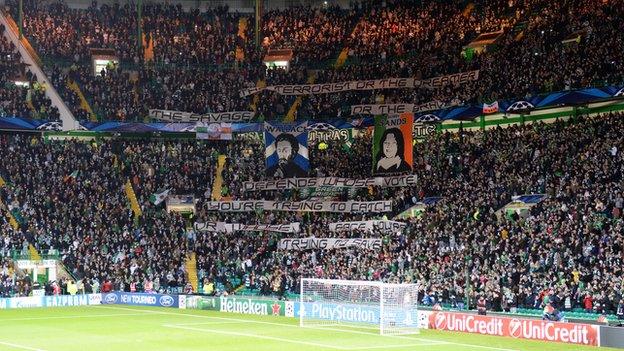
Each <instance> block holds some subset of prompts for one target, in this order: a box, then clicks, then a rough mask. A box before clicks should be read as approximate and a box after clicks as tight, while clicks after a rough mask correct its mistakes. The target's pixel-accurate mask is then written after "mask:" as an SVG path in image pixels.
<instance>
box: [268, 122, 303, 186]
mask: <svg viewBox="0 0 624 351" xmlns="http://www.w3.org/2000/svg"><path fill="white" fill-rule="evenodd" d="M307 128H308V123H307V122H303V123H298V124H282V123H265V124H264V143H265V159H266V176H267V177H270V178H301V177H305V176H306V175H308V171H309V170H310V157H309V156H308V130H307Z"/></svg>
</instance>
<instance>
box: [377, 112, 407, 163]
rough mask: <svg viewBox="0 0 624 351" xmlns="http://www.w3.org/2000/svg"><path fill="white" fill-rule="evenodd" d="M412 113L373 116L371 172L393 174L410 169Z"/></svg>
mask: <svg viewBox="0 0 624 351" xmlns="http://www.w3.org/2000/svg"><path fill="white" fill-rule="evenodd" d="M413 125H414V114H413V113H402V114H400V115H399V116H396V117H389V116H385V115H382V116H375V130H374V132H373V174H374V175H393V174H402V173H409V172H411V171H412V165H413V154H412V152H413V151H412V147H413V143H412V138H413V136H412V129H413Z"/></svg>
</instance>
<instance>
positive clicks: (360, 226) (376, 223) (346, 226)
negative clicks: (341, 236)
mask: <svg viewBox="0 0 624 351" xmlns="http://www.w3.org/2000/svg"><path fill="white" fill-rule="evenodd" d="M405 227H407V224H406V223H403V222H397V221H387V220H372V221H357V222H336V223H330V224H329V231H331V232H352V231H355V230H359V231H366V232H372V231H379V232H382V233H396V232H400V231H402V230H403V229H405Z"/></svg>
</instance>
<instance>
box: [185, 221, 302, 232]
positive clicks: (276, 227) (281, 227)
mask: <svg viewBox="0 0 624 351" xmlns="http://www.w3.org/2000/svg"><path fill="white" fill-rule="evenodd" d="M193 228H194V229H195V231H197V232H212V233H233V232H237V231H243V232H274V233H299V232H300V231H301V225H300V224H299V223H298V222H295V223H290V224H242V223H225V222H203V223H201V222H195V224H194V225H193Z"/></svg>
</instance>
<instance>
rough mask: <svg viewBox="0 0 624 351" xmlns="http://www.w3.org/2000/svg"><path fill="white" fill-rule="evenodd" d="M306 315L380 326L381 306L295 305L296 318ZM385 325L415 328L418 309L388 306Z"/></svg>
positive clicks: (310, 303)
mask: <svg viewBox="0 0 624 351" xmlns="http://www.w3.org/2000/svg"><path fill="white" fill-rule="evenodd" d="M302 313H303V314H304V316H305V317H306V318H309V319H321V320H329V321H341V322H353V323H367V324H379V320H380V308H379V306H373V305H365V304H332V303H326V302H323V303H321V302H304V303H303V308H302V305H301V303H300V302H298V301H296V302H295V303H294V316H295V317H296V318H299V317H300V316H301V314H302ZM384 321H385V322H384V324H386V325H388V324H391V325H392V326H394V327H413V326H414V325H416V324H418V323H419V312H418V309H417V308H416V307H414V308H413V309H406V308H404V307H396V306H395V307H392V306H386V307H385V308H384Z"/></svg>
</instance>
